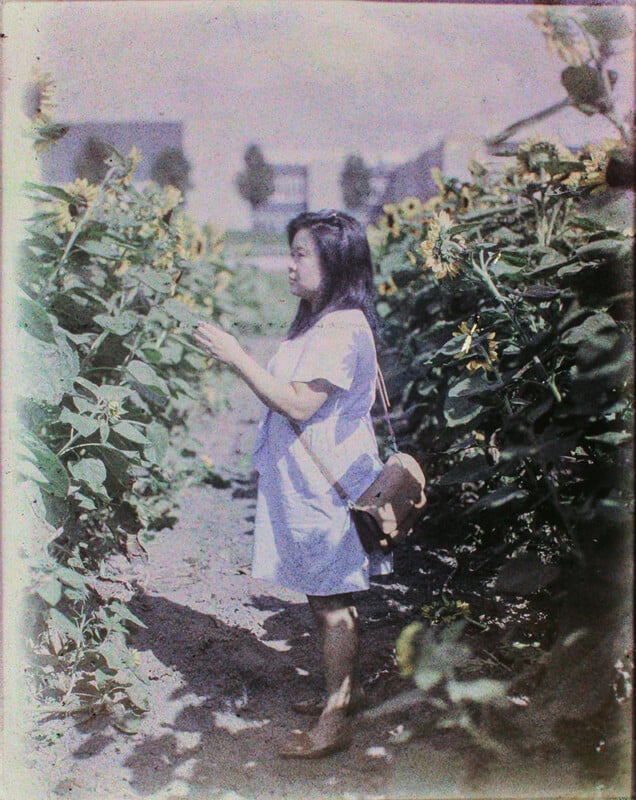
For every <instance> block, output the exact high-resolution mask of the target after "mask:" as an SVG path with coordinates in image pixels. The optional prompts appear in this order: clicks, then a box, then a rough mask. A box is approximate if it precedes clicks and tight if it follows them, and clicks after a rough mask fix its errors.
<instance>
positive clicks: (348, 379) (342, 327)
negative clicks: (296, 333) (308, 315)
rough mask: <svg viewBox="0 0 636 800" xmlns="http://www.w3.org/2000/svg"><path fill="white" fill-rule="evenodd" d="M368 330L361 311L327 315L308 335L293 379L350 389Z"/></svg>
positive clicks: (369, 334)
mask: <svg viewBox="0 0 636 800" xmlns="http://www.w3.org/2000/svg"><path fill="white" fill-rule="evenodd" d="M367 328H368V326H367V325H366V320H364V317H363V315H362V313H361V312H359V311H342V312H333V313H331V314H327V315H326V316H325V317H323V318H322V319H321V320H320V321H319V322H317V323H316V325H315V326H314V327H313V328H312V329H311V331H309V333H308V334H307V335H306V337H305V343H304V347H303V351H302V353H301V355H300V358H299V360H298V363H297V364H296V368H295V370H294V372H293V375H292V377H291V380H292V381H299V382H303V383H308V382H309V381H313V380H318V379H322V380H326V381H328V382H329V383H331V384H332V385H333V386H336V387H338V388H340V389H344V390H345V391H347V390H348V389H350V388H351V384H352V383H353V379H354V377H355V373H356V365H357V363H358V357H359V353H360V349H361V346H362V345H363V344H368V342H367V339H368V338H369V337H370V336H371V332H370V330H368V329H367Z"/></svg>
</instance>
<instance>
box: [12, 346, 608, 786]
mask: <svg viewBox="0 0 636 800" xmlns="http://www.w3.org/2000/svg"><path fill="white" fill-rule="evenodd" d="M250 346H251V348H252V350H253V352H254V354H255V355H256V356H257V357H258V358H259V360H260V361H261V362H263V361H265V360H266V358H267V356H268V353H269V352H270V351H271V349H272V347H273V342H272V341H271V339H266V338H265V337H253V338H252V339H251V345H250ZM259 413H260V408H259V404H258V402H257V401H256V400H255V399H254V398H253V397H252V396H251V394H250V393H249V392H248V391H247V390H245V389H244V388H243V387H241V386H239V385H237V386H236V389H235V391H233V392H232V394H231V397H230V407H229V408H228V409H226V410H223V411H221V412H220V413H217V414H212V413H211V412H210V411H209V410H208V409H205V408H201V409H200V410H199V411H198V412H197V415H196V421H195V422H196V424H195V429H196V432H197V434H198V438H199V439H200V440H201V442H203V448H202V454H203V455H207V456H208V457H209V458H211V459H212V461H213V462H214V463H215V464H217V465H219V466H223V467H224V468H225V469H227V470H230V471H232V472H235V473H236V474H237V475H242V476H243V477H242V478H240V477H239V478H237V480H236V481H234V482H233V484H232V487H230V488H228V489H217V488H213V487H212V486H209V485H198V486H192V487H190V488H188V489H187V491H185V492H184V494H183V496H182V497H180V499H179V500H180V509H179V511H178V512H177V513H178V514H179V518H178V522H177V524H176V525H175V527H174V528H173V529H169V530H164V531H162V532H160V533H157V534H156V536H155V537H154V539H153V540H152V541H150V542H149V543H148V544H147V549H148V556H149V558H148V561H147V563H146V564H145V565H144V566H143V567H142V568H140V570H139V572H138V575H137V578H138V582H139V586H140V590H139V593H138V595H137V596H136V598H135V600H134V602H133V605H132V608H133V611H134V612H135V613H136V614H137V615H138V616H139V618H140V619H141V620H142V621H143V622H144V624H145V625H146V628H144V629H139V630H138V631H137V632H136V633H135V634H134V635H133V637H132V644H133V646H134V647H135V648H136V649H137V650H138V651H139V657H140V669H141V672H142V674H145V676H146V677H147V678H148V680H149V687H150V691H151V710H150V712H149V713H148V714H147V715H146V717H145V718H144V720H143V723H142V725H141V728H140V730H139V731H138V732H137V733H135V734H134V735H126V734H124V733H122V732H120V731H118V730H117V729H116V728H115V727H113V725H112V720H111V719H110V718H109V717H108V716H103V717H96V718H93V719H91V720H89V721H78V720H73V719H66V720H51V721H49V722H46V723H43V724H42V725H41V726H40V727H39V728H38V730H37V731H36V732H35V735H34V736H33V737H32V738H31V739H30V741H29V744H28V749H27V756H26V764H25V766H26V768H27V769H28V770H29V773H30V777H31V786H30V787H29V789H27V790H22V791H24V793H17V794H15V795H10V794H9V795H7V800H35V798H43V799H44V798H46V800H49V799H50V800H53V798H60V797H65V798H72V799H73V800H80V799H81V800H129V799H132V798H147V799H148V800H150V798H152V800H167V799H168V798H172V800H185V798H188V799H190V798H191V799H192V800H195V799H196V800H221V799H224V800H240V799H241V798H245V799H246V800H247V799H248V798H249V799H250V800H251V799H254V800H256V799H258V800H266V799H269V798H271V800H285V799H289V800H292V799H295V798H303V800H314V799H315V800H335V799H336V798H340V799H341V800H356V799H357V800H362V799H363V798H366V799H367V800H372V798H376V800H378V799H379V798H432V797H453V798H460V797H482V798H483V797H510V796H519V797H543V798H547V797H557V796H569V797H572V796H575V795H577V796H582V795H583V794H585V795H587V794H590V795H594V794H595V791H594V788H593V787H590V786H589V785H588V784H586V783H585V781H584V780H583V778H582V776H581V775H580V774H578V773H577V772H576V771H571V770H572V769H574V768H573V767H571V765H564V763H563V762H559V764H555V763H554V762H553V761H551V759H550V756H549V755H547V754H545V753H544V754H540V757H537V755H536V754H534V755H531V754H526V756H521V755H519V754H517V756H516V759H515V760H514V761H510V760H508V759H507V758H506V757H502V755H501V753H499V754H497V753H493V752H488V751H485V754H484V751H479V750H477V749H476V747H475V745H474V744H473V743H472V742H471V741H470V740H469V738H468V737H467V735H466V734H465V733H463V732H462V731H459V730H457V729H450V730H438V729H435V727H434V722H435V713H434V710H433V707H432V706H431V705H429V704H427V703H425V702H420V703H419V704H415V705H410V706H409V707H408V708H406V709H402V710H401V711H396V710H394V711H393V712H389V711H387V712H386V713H384V712H383V713H377V708H378V707H379V706H380V705H381V704H382V703H383V702H384V701H386V700H389V699H391V698H397V697H401V696H402V695H403V693H404V692H408V691H411V690H412V689H413V686H412V684H411V683H410V682H409V681H407V680H405V679H403V678H401V677H400V675H399V674H398V670H397V667H396V664H395V658H394V644H395V640H396V638H397V636H398V634H399V632H400V630H402V628H403V627H404V626H405V624H407V623H408V622H409V621H410V620H411V619H412V618H413V617H414V616H415V614H416V612H417V610H418V608H420V607H421V605H422V603H423V602H426V600H427V594H428V593H429V592H430V590H431V581H433V582H434V581H435V580H436V577H435V575H429V576H427V577H426V582H423V579H422V578H421V576H420V579H419V580H416V579H415V578H414V575H417V571H414V570H413V569H411V568H409V562H408V555H402V556H399V557H398V559H397V566H396V573H395V574H394V575H393V576H391V577H390V578H389V579H384V580H383V582H379V583H377V584H375V585H374V586H373V587H372V589H371V591H369V592H367V593H362V594H361V595H360V601H359V611H360V615H361V621H362V629H363V639H362V674H363V680H364V683H365V686H366V690H367V693H368V695H369V698H370V701H371V710H370V711H368V712H365V713H364V714H361V715H359V716H358V717H356V721H355V741H354V744H353V746H352V747H351V749H350V750H348V751H347V752H344V753H339V754H337V755H334V756H331V757H329V758H326V759H322V760H319V761H315V762H294V761H283V760H281V759H280V758H278V757H277V749H278V747H279V746H280V745H282V743H283V742H284V741H285V738H286V736H287V735H288V733H289V732H290V731H292V730H293V729H297V728H303V727H306V726H307V722H308V721H307V720H306V719H303V718H301V717H298V716H297V715H295V714H294V713H293V712H292V711H291V709H290V703H291V702H292V701H293V700H296V699H298V698H302V697H307V696H311V695H313V694H315V693H318V692H320V690H321V685H322V684H321V673H320V666H319V662H318V651H317V645H316V639H315V631H314V628H313V624H312V620H311V616H310V614H309V612H308V608H307V605H306V602H305V598H304V597H302V596H300V595H297V594H295V593H293V592H289V591H286V590H284V589H281V588H279V587H276V586H272V585H269V584H265V583H262V582H258V581H256V580H253V579H252V578H251V577H250V571H249V563H250V557H251V547H252V535H253V519H254V505H255V486H254V484H253V481H252V480H251V478H250V472H249V456H250V453H251V449H252V445H253V441H254V436H255V430H256V423H257V420H258V416H259ZM444 578H445V575H442V576H441V577H440V581H442V580H443V579H444ZM374 709H376V711H374ZM8 785H9V784H8ZM586 787H587V788H586ZM598 791H599V789H598V787H597V789H596V796H599V795H598Z"/></svg>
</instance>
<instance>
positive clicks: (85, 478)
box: [69, 458, 107, 495]
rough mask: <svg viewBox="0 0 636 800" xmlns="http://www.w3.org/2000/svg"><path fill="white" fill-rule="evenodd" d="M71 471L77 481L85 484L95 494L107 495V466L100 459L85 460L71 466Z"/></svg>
mask: <svg viewBox="0 0 636 800" xmlns="http://www.w3.org/2000/svg"><path fill="white" fill-rule="evenodd" d="M69 471H70V473H71V475H72V476H73V477H74V478H75V479H76V480H78V481H81V482H82V483H85V484H86V485H87V486H88V487H89V488H90V489H91V490H92V491H93V492H95V494H101V495H105V494H106V490H105V489H104V481H105V480H106V475H107V472H106V466H105V465H104V462H103V461H101V460H100V459H99V458H83V459H82V460H81V461H78V462H77V463H75V464H69Z"/></svg>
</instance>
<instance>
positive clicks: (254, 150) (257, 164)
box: [236, 144, 274, 208]
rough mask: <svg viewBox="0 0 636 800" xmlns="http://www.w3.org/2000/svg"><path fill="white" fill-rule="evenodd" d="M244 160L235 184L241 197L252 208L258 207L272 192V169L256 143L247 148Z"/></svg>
mask: <svg viewBox="0 0 636 800" xmlns="http://www.w3.org/2000/svg"><path fill="white" fill-rule="evenodd" d="M244 160H245V170H244V171H243V172H241V173H239V174H238V175H237V176H236V186H237V188H238V190H239V194H240V195H241V197H242V198H243V199H244V200H247V202H248V203H249V204H250V205H251V206H252V208H258V207H259V206H261V205H263V203H265V202H266V200H267V198H268V197H270V196H271V195H272V194H274V170H273V169H272V167H271V165H270V164H268V163H267V162H266V161H265V158H264V156H263V153H262V152H261V149H260V147H259V146H258V145H257V144H251V145H250V146H249V147H248V148H247V150H246V151H245V156H244Z"/></svg>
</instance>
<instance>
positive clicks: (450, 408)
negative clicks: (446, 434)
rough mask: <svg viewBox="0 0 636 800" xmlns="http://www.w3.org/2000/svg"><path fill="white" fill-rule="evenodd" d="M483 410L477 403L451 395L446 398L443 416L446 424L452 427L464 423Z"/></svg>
mask: <svg viewBox="0 0 636 800" xmlns="http://www.w3.org/2000/svg"><path fill="white" fill-rule="evenodd" d="M483 410H484V409H483V406H481V405H480V404H479V403H473V402H472V401H471V400H468V399H466V398H463V397H458V398H452V397H451V398H448V399H447V402H446V405H445V406H444V418H445V420H446V422H447V424H448V425H449V426H450V427H451V428H453V427H456V426H458V425H466V424H467V423H469V422H470V421H471V420H473V419H475V417H478V416H479V415H480V414H481V413H482V411H483Z"/></svg>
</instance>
